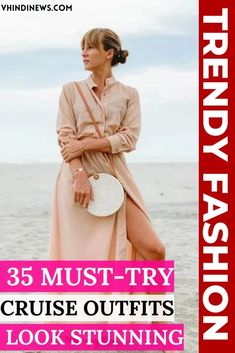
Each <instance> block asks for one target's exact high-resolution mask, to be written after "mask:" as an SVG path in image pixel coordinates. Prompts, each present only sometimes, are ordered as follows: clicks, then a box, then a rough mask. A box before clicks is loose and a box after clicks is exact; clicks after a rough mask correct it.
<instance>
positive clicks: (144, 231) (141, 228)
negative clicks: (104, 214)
mask: <svg viewBox="0 0 235 353" xmlns="http://www.w3.org/2000/svg"><path fill="white" fill-rule="evenodd" d="M126 222H127V238H128V240H129V241H130V242H131V243H132V245H133V246H134V247H135V248H136V250H137V251H138V252H139V253H140V254H141V255H142V256H143V258H144V259H145V260H164V259H165V247H164V245H163V244H162V242H161V240H160V239H159V238H158V236H157V234H156V233H155V231H154V229H153V227H152V225H151V223H150V222H149V220H148V219H147V217H146V215H145V214H144V213H143V211H141V210H140V208H139V207H138V206H137V205H136V204H135V203H134V201H132V199H131V198H130V197H129V196H128V195H127V199H126Z"/></svg>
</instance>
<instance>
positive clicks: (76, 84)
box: [74, 81, 103, 138]
mask: <svg viewBox="0 0 235 353" xmlns="http://www.w3.org/2000/svg"><path fill="white" fill-rule="evenodd" d="M74 83H75V86H76V87H77V89H78V91H79V93H80V96H81V98H82V100H83V103H84V104H85V107H86V109H87V111H88V113H89V115H90V117H91V120H92V122H93V124H94V126H95V129H96V132H97V135H98V136H99V138H102V137H103V136H102V134H101V132H100V129H99V128H98V125H97V122H96V120H95V118H94V115H93V114H92V111H91V109H90V107H89V105H88V103H87V100H86V98H85V96H84V94H83V92H82V90H81V88H80V86H79V84H78V83H77V82H75V81H74Z"/></svg>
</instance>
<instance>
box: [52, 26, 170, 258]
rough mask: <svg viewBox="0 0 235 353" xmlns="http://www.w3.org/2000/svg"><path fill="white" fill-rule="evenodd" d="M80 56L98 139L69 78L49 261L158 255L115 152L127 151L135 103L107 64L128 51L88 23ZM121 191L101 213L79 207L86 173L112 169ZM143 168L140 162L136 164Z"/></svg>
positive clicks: (61, 114) (85, 193)
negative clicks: (117, 204) (110, 209)
mask: <svg viewBox="0 0 235 353" xmlns="http://www.w3.org/2000/svg"><path fill="white" fill-rule="evenodd" d="M81 46H82V59H83V63H84V68H85V70H88V71H90V72H91V74H90V76H89V77H88V78H87V79H86V80H83V81H80V82H79V85H80V87H81V89H82V91H83V93H84V95H85V97H86V100H87V102H88V104H89V106H90V108H91V110H92V113H93V115H94V116H95V118H96V122H97V124H98V126H99V129H100V130H101V132H102V134H103V137H102V138H98V136H97V133H96V130H95V128H94V125H93V123H92V120H91V119H90V116H89V114H88V112H87V111H86V109H85V106H84V103H83V101H82V99H81V96H80V95H79V92H78V90H77V88H76V85H75V83H74V82H69V83H66V84H64V85H63V88H62V92H61V95H60V102H59V111H58V121H57V133H58V140H59V144H60V146H61V154H62V156H63V160H64V161H63V163H62V166H61V169H60V173H59V176H58V179H57V183H56V191H55V198H54V207H53V222H52V236H51V242H50V254H49V257H50V258H51V259H58V260H59V259H72V260H128V259H132V260H134V259H146V260H162V259H164V258H165V249H164V246H163V244H162V242H161V241H160V239H159V238H158V236H157V235H156V233H155V232H154V230H153V228H152V226H151V223H150V221H149V219H148V215H147V212H146V209H145V206H144V203H143V200H142V197H141V194H140V192H139V190H138V187H137V186H136V184H135V181H134V179H133V176H132V175H131V173H130V171H129V169H128V167H127V164H126V162H125V157H124V153H123V152H130V151H133V150H134V149H135V146H136V142H137V140H138V137H139V132H140V104H139V96H138V93H137V91H136V89H135V88H133V87H130V86H127V85H125V84H123V83H121V82H119V81H117V80H116V79H115V77H114V76H113V74H112V67H113V66H116V65H118V64H119V63H121V64H124V63H125V62H126V58H127V56H128V51H127V50H122V48H121V42H120V39H119V37H118V35H117V34H116V33H114V32H113V31H111V30H109V29H103V28H94V29H92V30H90V31H88V32H87V33H86V34H85V35H84V37H83V38H82V42H81ZM107 154H109V156H110V158H112V161H113V163H112V164H113V166H114V168H115V174H116V176H117V177H118V179H119V180H120V181H121V183H122V185H123V187H124V190H125V200H124V203H123V205H122V207H121V208H120V209H119V210H118V211H117V212H116V213H115V214H113V215H111V216H108V217H96V216H93V215H91V214H89V213H88V212H87V210H86V208H87V206H88V204H89V200H90V199H91V198H92V197H93V195H92V189H91V185H90V182H89V180H88V177H89V176H90V175H92V174H94V173H99V172H104V173H110V174H113V169H112V166H111V164H110V162H109V158H107ZM143 168H144V167H143Z"/></svg>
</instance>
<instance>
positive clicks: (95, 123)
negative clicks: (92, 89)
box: [74, 81, 117, 177]
mask: <svg viewBox="0 0 235 353" xmlns="http://www.w3.org/2000/svg"><path fill="white" fill-rule="evenodd" d="M74 84H75V86H76V87H77V89H78V92H79V93H80V96H81V98H82V100H83V103H84V105H85V107H86V109H87V111H88V113H89V115H90V118H91V120H92V122H93V124H94V126H95V129H96V132H97V135H98V136H99V138H103V136H102V133H101V131H100V129H99V127H98V125H97V122H96V120H95V118H94V115H93V114H92V111H91V109H90V107H89V105H88V103H87V100H86V98H85V96H84V94H83V92H82V89H81V87H80V86H79V84H78V82H75V81H74ZM106 156H107V158H108V160H109V162H110V164H111V167H112V169H113V172H114V175H116V177H117V174H116V171H115V168H114V164H113V161H112V158H110V156H109V153H106Z"/></svg>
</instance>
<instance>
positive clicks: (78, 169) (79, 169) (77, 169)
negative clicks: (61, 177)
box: [73, 167, 85, 175]
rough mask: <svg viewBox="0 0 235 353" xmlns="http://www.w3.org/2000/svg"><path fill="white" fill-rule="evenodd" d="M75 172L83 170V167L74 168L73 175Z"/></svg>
mask: <svg viewBox="0 0 235 353" xmlns="http://www.w3.org/2000/svg"><path fill="white" fill-rule="evenodd" d="M76 172H85V169H84V168H83V167H80V168H76V169H74V170H73V175H74V174H75V173H76Z"/></svg>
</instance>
